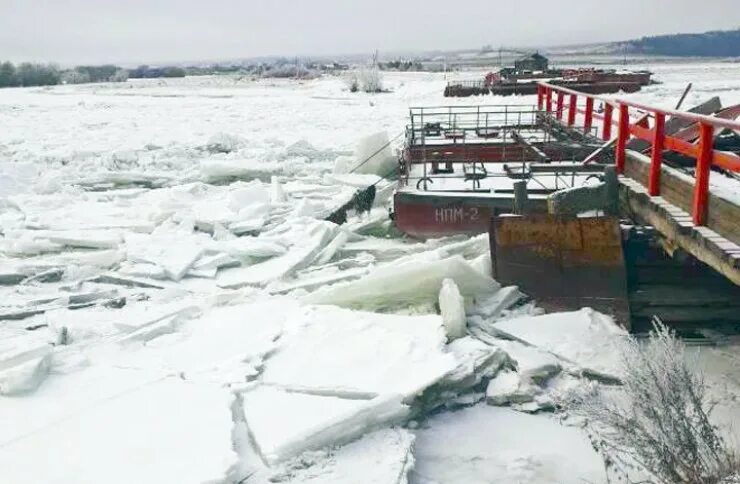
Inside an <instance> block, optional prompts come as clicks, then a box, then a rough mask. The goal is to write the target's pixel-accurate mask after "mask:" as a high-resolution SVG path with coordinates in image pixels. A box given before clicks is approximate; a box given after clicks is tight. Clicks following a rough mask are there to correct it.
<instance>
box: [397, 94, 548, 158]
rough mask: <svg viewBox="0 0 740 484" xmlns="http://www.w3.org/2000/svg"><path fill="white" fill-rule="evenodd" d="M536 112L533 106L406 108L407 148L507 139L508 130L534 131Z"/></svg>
mask: <svg viewBox="0 0 740 484" xmlns="http://www.w3.org/2000/svg"><path fill="white" fill-rule="evenodd" d="M538 112H539V111H538V109H537V107H536V106H534V105H513V104H512V105H502V106H430V107H412V108H410V109H409V118H410V123H409V125H408V126H407V127H406V142H407V146H409V147H413V146H424V145H426V144H428V143H430V142H431V143H433V142H435V141H442V142H448V143H465V142H468V141H470V139H471V138H473V137H474V138H476V139H478V140H489V141H492V140H493V139H494V138H499V136H500V135H501V139H506V134H507V131H508V132H510V131H511V130H513V129H535V128H536V126H537V115H538Z"/></svg>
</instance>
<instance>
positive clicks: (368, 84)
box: [346, 65, 383, 93]
mask: <svg viewBox="0 0 740 484" xmlns="http://www.w3.org/2000/svg"><path fill="white" fill-rule="evenodd" d="M346 81H347V87H348V88H349V90H350V92H358V91H362V92H368V93H377V92H383V76H382V75H381V73H380V69H379V68H378V66H377V65H373V66H371V67H361V68H360V69H357V70H356V71H354V72H352V73H350V75H349V76H348V77H347V79H346Z"/></svg>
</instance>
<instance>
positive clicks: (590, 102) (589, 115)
mask: <svg viewBox="0 0 740 484" xmlns="http://www.w3.org/2000/svg"><path fill="white" fill-rule="evenodd" d="M593 123H594V98H592V97H587V98H586V114H585V119H584V121H583V132H584V133H586V134H588V133H589V131H591V126H592V125H593Z"/></svg>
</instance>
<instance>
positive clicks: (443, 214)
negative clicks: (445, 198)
mask: <svg viewBox="0 0 740 484" xmlns="http://www.w3.org/2000/svg"><path fill="white" fill-rule="evenodd" d="M478 218H479V215H478V207H468V208H464V207H446V208H437V209H435V210H434V221H435V222H436V223H439V224H457V223H461V222H476V221H478Z"/></svg>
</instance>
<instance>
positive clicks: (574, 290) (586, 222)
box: [490, 214, 629, 327]
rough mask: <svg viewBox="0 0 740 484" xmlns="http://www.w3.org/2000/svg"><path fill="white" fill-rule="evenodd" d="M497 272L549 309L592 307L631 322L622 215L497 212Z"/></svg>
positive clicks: (624, 322) (494, 249) (498, 277)
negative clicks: (619, 219)
mask: <svg viewBox="0 0 740 484" xmlns="http://www.w3.org/2000/svg"><path fill="white" fill-rule="evenodd" d="M490 236H491V256H492V257H491V258H492V260H493V270H494V277H495V278H496V280H498V281H499V282H500V283H502V284H504V285H516V286H519V288H520V289H521V290H522V291H523V292H525V293H526V294H528V295H530V296H532V297H533V298H534V299H535V300H536V301H537V303H538V304H539V305H540V306H542V307H543V308H545V309H546V310H548V311H563V310H575V309H579V308H581V307H592V308H594V309H596V310H597V311H600V312H603V313H605V314H611V315H613V316H614V317H615V319H616V320H617V321H618V322H619V323H620V324H622V325H623V326H625V327H629V303H628V302H627V275H626V269H625V264H624V254H623V253H622V237H621V232H620V229H619V221H618V220H617V219H616V218H614V217H594V218H577V217H569V216H556V215H545V214H536V215H526V216H504V217H495V218H494V219H493V221H492V227H491V232H490Z"/></svg>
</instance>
